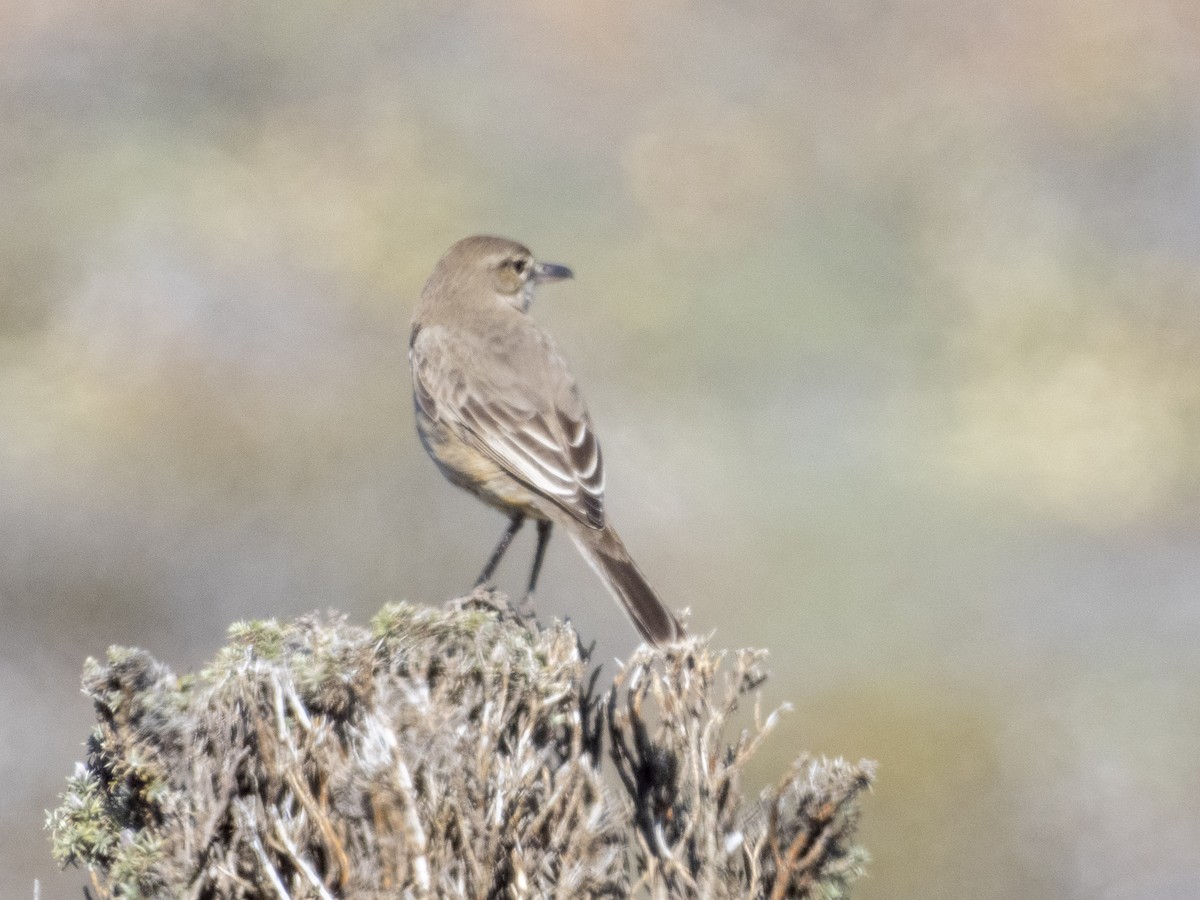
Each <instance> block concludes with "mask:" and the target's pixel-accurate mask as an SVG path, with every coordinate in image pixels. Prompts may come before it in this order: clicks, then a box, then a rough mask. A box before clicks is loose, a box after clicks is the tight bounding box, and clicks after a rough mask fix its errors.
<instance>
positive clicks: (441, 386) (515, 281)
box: [409, 236, 684, 644]
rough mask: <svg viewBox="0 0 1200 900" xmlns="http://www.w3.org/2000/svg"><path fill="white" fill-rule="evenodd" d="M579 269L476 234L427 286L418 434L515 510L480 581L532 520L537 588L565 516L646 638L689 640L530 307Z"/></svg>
mask: <svg viewBox="0 0 1200 900" xmlns="http://www.w3.org/2000/svg"><path fill="white" fill-rule="evenodd" d="M571 277H573V275H572V272H571V270H570V269H568V268H567V267H566V266H560V265H555V264H554V263H545V262H538V261H537V260H535V259H534V258H533V254H532V253H530V252H529V250H528V249H526V248H525V247H523V246H522V245H520V244H518V243H515V242H514V241H510V240H506V239H504V238H499V237H485V236H479V237H469V238H464V239H463V240H461V241H459V242H458V243H457V244H455V245H454V246H453V247H451V248H450V249H449V250H448V251H447V252H446V254H445V255H444V256H443V257H442V258H441V259H440V260H439V261H438V264H437V266H436V267H435V268H434V270H433V274H432V275H431V276H430V277H429V280H428V281H427V282H426V283H425V288H424V290H423V291H422V293H421V301H420V303H419V304H418V306H417V311H416V314H415V315H414V317H413V327H412V337H411V339H410V340H409V361H410V363H411V365H412V373H413V406H414V409H415V411H416V418H417V432H418V433H419V435H420V437H421V443H422V444H424V445H425V450H426V451H427V452H428V453H429V455H430V456H431V457H432V458H433V461H434V462H435V463H437V465H438V468H440V469H441V470H442V473H443V474H444V475H445V476H446V477H447V478H449V479H450V481H452V482H453V483H454V484H456V485H458V486H459V487H461V488H464V489H466V490H468V491H470V492H471V493H473V494H474V495H475V496H477V497H478V498H479V499H481V500H483V501H484V502H485V503H488V504H490V505H492V506H494V507H496V508H497V509H499V510H501V511H502V512H504V513H505V514H507V515H508V517H509V524H508V527H507V528H506V529H505V531H504V534H503V535H502V536H501V538H500V542H499V543H498V544H497V545H496V549H495V550H494V551H493V552H492V555H491V556H490V557H489V558H488V561H487V564H486V565H485V566H484V567H483V572H481V573H480V575H479V579H478V580H477V581H476V586H479V585H481V584H484V583H485V582H487V581H488V579H490V578H491V577H492V573H493V572H494V571H495V569H496V566H497V565H498V564H499V562H500V559H501V557H503V556H504V552H505V550H507V549H508V545H509V543H510V542H511V541H512V539H513V536H514V535H516V533H517V531H518V530H519V529H520V528H521V525H522V524H523V523H524V522H525V520H526V519H527V518H530V519H534V520H536V522H537V550H536V551H535V553H534V558H533V569H532V571H531V572H530V575H529V587H528V590H527V596H530V595H532V594H533V592H534V589H535V588H536V587H537V579H538V572H539V571H540V569H541V567H542V560H543V558H544V556H545V554H546V545H547V543H548V542H549V540H550V531H551V529H552V528H553V526H554V525H555V524H557V525H560V526H561V527H562V528H563V529H564V530H565V531H566V532H567V534H568V535H570V537H571V539H572V540H573V541H574V542H575V546H577V547H578V548H579V550H580V552H581V553H582V554H583V556H584V558H585V559H586V560H587V561H588V562H589V563H590V564H591V565H592V568H594V569H595V570H596V571H597V572H598V573H599V574H600V576H601V578H603V579H604V582H605V584H607V586H608V588H609V590H611V591H612V593H613V595H614V596H615V597H616V598H617V600H619V601H620V603H621V605H622V607H623V608H624V609H625V612H626V613H627V614H628V615H629V617H630V618H631V619H632V620H633V624H634V625H635V626H637V629H638V631H639V632H641V635H642V637H643V638H645V639H646V640H647V641H650V642H651V643H654V644H666V643H670V642H672V641H675V640H678V639H679V638H681V637H682V636H683V634H684V632H683V628H682V626H681V625H680V624H679V622H678V621H677V620H676V618H675V617H674V616H673V615H672V614H671V612H670V611H669V610H668V609H667V608H666V607H665V606H664V605H663V603H662V601H660V600H659V599H658V595H657V594H655V593H654V590H653V589H652V588H651V587H650V585H649V584H647V583H646V579H645V578H644V577H643V576H642V573H641V572H640V571H638V567H637V566H636V565H635V564H634V562H633V559H632V558H631V557H630V555H629V553H628V552H627V551H626V550H625V545H624V544H622V543H621V539H620V538H619V537H618V536H617V532H616V531H615V530H613V527H612V525H611V524H609V522H608V519H607V517H606V516H605V513H604V464H603V461H602V460H601V457H600V445H599V443H597V441H596V435H595V432H594V431H593V430H592V422H591V419H590V418H589V417H588V412H587V408H586V407H585V406H584V404H583V398H582V397H581V396H580V394H579V389H578V388H577V387H576V385H575V379H574V378H573V377H572V376H571V372H570V370H569V369H568V368H567V363H566V361H565V360H564V359H563V357H562V354H561V353H560V352H559V350H558V347H557V346H556V345H555V343H554V340H553V339H552V338H551V337H550V334H549V333H548V332H547V331H546V329H544V328H543V327H542V326H541V325H539V324H538V323H537V322H535V321H534V320H533V319H531V318H530V317H529V316H528V315H527V313H528V311H529V305H530V303H531V302H532V301H533V292H534V288H535V287H536V286H537V285H539V284H542V283H545V282H550V281H560V280H562V279H564V278H571Z"/></svg>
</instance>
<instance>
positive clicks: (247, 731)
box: [48, 593, 872, 898]
mask: <svg viewBox="0 0 1200 900" xmlns="http://www.w3.org/2000/svg"><path fill="white" fill-rule="evenodd" d="M760 661H761V654H759V653H756V652H751V651H741V652H739V653H736V654H721V653H718V652H715V651H713V650H712V649H710V648H709V647H708V645H707V643H706V642H705V641H703V640H699V639H693V640H691V641H689V642H687V643H685V644H682V645H680V646H678V647H674V648H671V649H667V650H661V651H652V650H649V649H647V648H642V649H640V650H639V651H637V652H636V653H635V654H634V656H633V657H632V658H631V659H630V660H629V661H628V662H626V663H625V665H624V666H623V668H622V669H621V670H620V671H619V672H618V674H617V677H616V679H615V682H614V683H613V684H612V686H611V687H610V688H609V690H607V691H606V692H604V693H602V694H600V693H597V692H596V690H595V687H596V683H597V676H596V672H595V671H594V670H593V668H592V667H591V666H590V665H589V661H588V655H587V653H586V652H585V651H583V650H582V648H581V646H580V644H579V640H578V637H577V635H576V634H575V632H574V631H573V630H572V629H571V628H570V626H568V625H556V626H554V627H553V628H548V629H545V630H542V629H539V628H538V627H537V626H536V624H534V623H532V622H530V621H527V620H523V619H521V618H520V617H519V616H517V615H516V614H515V613H514V612H512V611H511V609H510V608H509V607H508V606H507V604H506V603H505V602H504V600H503V598H501V597H499V596H498V595H494V594H486V593H477V594H475V595H473V596H472V597H470V598H467V599H466V600H464V601H459V602H457V603H456V604H454V605H453V606H452V607H451V608H449V609H447V610H444V611H439V610H433V609H426V608H418V607H414V606H409V605H404V604H400V605H393V606H389V607H386V608H385V609H384V610H383V611H381V612H380V613H379V615H378V616H377V617H376V618H375V620H374V622H373V623H372V624H371V627H370V628H369V629H363V628H357V627H353V626H350V625H348V624H347V623H346V622H345V621H344V620H342V619H337V618H333V619H328V620H322V619H320V618H318V617H315V616H310V617H305V618H301V619H299V620H297V621H295V622H292V623H288V624H278V623H275V622H273V621H268V622H255V623H250V624H241V625H236V626H234V627H233V629H232V630H231V641H230V644H229V646H228V647H226V648H225V649H223V650H222V651H221V652H220V653H219V654H218V656H217V658H216V659H215V660H214V662H213V663H212V664H211V665H210V666H209V667H208V668H206V669H205V670H203V671H201V672H200V673H198V674H196V675H190V676H176V675H174V674H172V673H171V672H170V671H169V670H168V669H167V668H166V667H164V666H163V665H161V664H160V663H158V662H156V661H155V660H153V659H152V658H151V657H150V656H149V655H148V654H146V653H144V652H141V651H137V650H122V649H113V650H111V651H110V652H109V656H108V660H107V662H105V663H100V662H97V661H95V660H89V662H88V665H87V668H86V671H85V675H84V687H85V690H86V691H87V693H88V694H89V695H90V696H91V697H92V698H93V700H94V701H95V706H96V712H97V716H98V725H97V727H96V730H95V732H94V734H93V736H92V738H91V740H90V741H89V744H88V758H87V761H86V763H84V764H81V765H80V766H79V769H78V771H77V773H76V775H75V776H74V777H73V778H71V779H70V784H69V789H68V791H67V793H66V794H65V795H64V796H63V798H62V803H61V804H60V806H59V807H58V809H56V810H55V811H54V812H52V813H51V814H50V816H49V822H48V827H49V828H50V829H51V831H52V834H53V842H54V853H55V855H56V857H57V858H58V860H59V861H60V862H61V863H62V864H64V865H66V864H73V865H82V866H86V867H87V868H88V870H89V871H90V873H91V876H92V893H94V895H95V896H97V897H101V898H105V897H172V898H174V897H189V898H218V897H220V898H284V897H292V898H300V897H318V898H331V897H385V896H386V897H427V896H433V897H473V898H474V897H479V898H483V897H488V898H517V897H572V898H574V897H604V896H607V897H655V898H658V897H714V898H716V897H763V898H781V897H841V896H845V894H846V890H847V886H848V884H849V883H850V881H851V880H852V879H853V877H854V876H855V875H857V874H858V873H859V872H860V870H861V867H862V864H863V861H864V854H863V852H862V851H861V850H860V849H859V848H857V847H856V846H855V845H854V843H853V832H854V826H855V824H856V819H857V812H858V808H857V800H858V796H859V794H860V793H861V792H862V791H863V790H864V789H865V788H866V787H867V786H868V785H869V783H870V780H871V775H872V771H871V766H870V765H869V764H867V763H859V764H858V765H850V764H847V763H844V762H842V761H817V760H813V759H809V758H807V757H801V758H800V759H798V760H797V761H796V762H795V763H794V765H793V766H792V767H791V769H790V770H789V771H788V772H787V773H786V774H785V775H784V776H783V777H782V778H781V779H780V780H779V783H778V784H777V785H776V786H774V787H773V788H770V789H768V790H766V791H764V792H763V795H762V796H761V797H760V798H759V799H758V800H751V801H747V800H746V799H744V798H743V796H742V790H741V784H740V781H741V775H742V770H743V768H744V765H745V763H746V761H747V759H748V758H749V757H750V756H751V755H752V754H753V753H754V752H755V750H756V749H757V748H758V747H759V745H760V742H761V741H762V739H763V738H764V737H765V735H766V733H767V732H769V731H770V729H771V725H772V723H773V721H774V716H768V717H766V719H765V720H762V719H761V718H760V716H759V714H758V708H757V692H758V687H759V685H760V684H761V683H762V681H763V678H764V675H763V674H762V671H761V669H760ZM747 701H749V702H752V703H753V704H754V707H755V709H754V719H755V723H754V727H753V728H752V729H749V730H746V731H741V732H740V733H738V734H735V735H732V736H730V735H729V734H728V733H727V732H728V731H731V730H733V729H732V726H731V725H730V723H729V719H730V717H731V716H732V715H733V713H734V711H735V710H736V709H737V708H738V705H739V703H743V702H747ZM606 758H607V759H609V760H611V761H612V763H613V767H615V772H616V775H615V776H614V775H613V772H612V768H610V767H607V766H606V765H605V762H604V761H605V759H606Z"/></svg>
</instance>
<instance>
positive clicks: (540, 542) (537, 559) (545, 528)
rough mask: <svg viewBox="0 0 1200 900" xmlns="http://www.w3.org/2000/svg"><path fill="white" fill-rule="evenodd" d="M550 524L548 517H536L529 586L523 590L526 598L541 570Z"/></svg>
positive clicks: (528, 596)
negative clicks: (535, 545)
mask: <svg viewBox="0 0 1200 900" xmlns="http://www.w3.org/2000/svg"><path fill="white" fill-rule="evenodd" d="M551 526H552V523H551V521H550V520H549V519H538V523H537V532H538V538H537V550H535V551H534V553H533V571H532V572H530V573H529V587H528V588H527V589H526V590H525V598H526V599H529V598H530V597H532V596H533V591H534V588H536V587H537V580H538V575H539V574H540V573H541V571H542V560H543V559H544V558H545V556H546V545H547V544H549V543H550V528H551Z"/></svg>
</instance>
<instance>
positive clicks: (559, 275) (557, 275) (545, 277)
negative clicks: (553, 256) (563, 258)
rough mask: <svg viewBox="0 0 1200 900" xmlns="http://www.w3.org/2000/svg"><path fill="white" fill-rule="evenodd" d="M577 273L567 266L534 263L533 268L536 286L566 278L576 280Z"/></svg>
mask: <svg viewBox="0 0 1200 900" xmlns="http://www.w3.org/2000/svg"><path fill="white" fill-rule="evenodd" d="M574 277H575V273H574V272H572V271H571V270H570V269H568V268H567V267H566V266H560V265H558V264H557V263H544V262H540V263H534V266H533V281H534V283H535V284H542V283H543V282H546V281H562V280H563V279H564V278H574Z"/></svg>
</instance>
